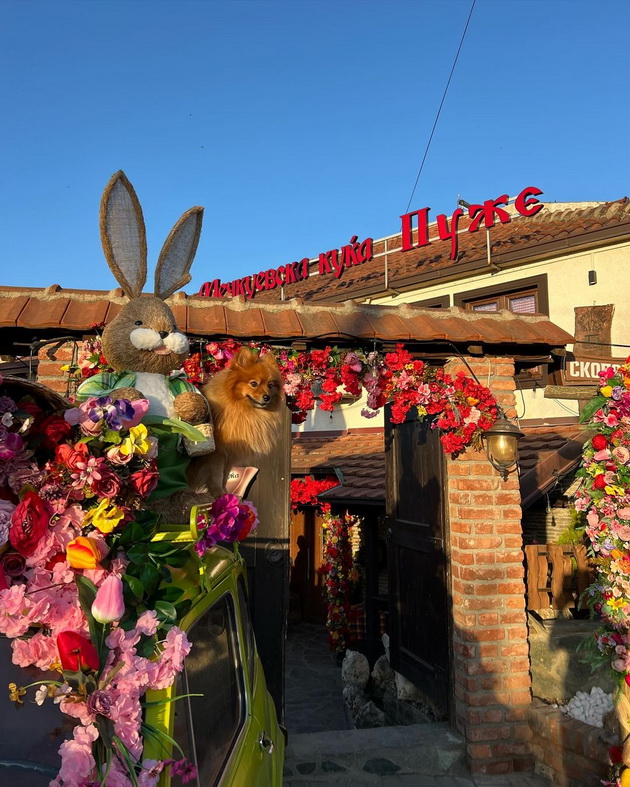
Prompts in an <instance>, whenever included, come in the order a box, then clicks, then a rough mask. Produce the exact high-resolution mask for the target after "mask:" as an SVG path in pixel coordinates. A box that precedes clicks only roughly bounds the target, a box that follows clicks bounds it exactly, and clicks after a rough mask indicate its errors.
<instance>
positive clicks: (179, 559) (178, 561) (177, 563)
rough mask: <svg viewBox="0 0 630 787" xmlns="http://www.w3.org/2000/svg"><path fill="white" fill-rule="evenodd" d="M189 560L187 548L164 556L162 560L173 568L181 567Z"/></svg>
mask: <svg viewBox="0 0 630 787" xmlns="http://www.w3.org/2000/svg"><path fill="white" fill-rule="evenodd" d="M189 560H190V552H189V551H188V550H187V549H182V550H179V551H178V552H175V554H173V555H168V556H167V557H165V558H164V562H165V563H166V564H167V565H169V566H172V567H173V568H181V567H182V566H185V565H186V563H188V561H189Z"/></svg>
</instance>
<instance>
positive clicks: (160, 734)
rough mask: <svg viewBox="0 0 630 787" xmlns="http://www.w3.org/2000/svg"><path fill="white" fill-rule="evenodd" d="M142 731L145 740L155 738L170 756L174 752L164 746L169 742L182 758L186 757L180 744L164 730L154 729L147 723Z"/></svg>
mask: <svg viewBox="0 0 630 787" xmlns="http://www.w3.org/2000/svg"><path fill="white" fill-rule="evenodd" d="M140 729H141V730H142V734H143V736H144V737H145V738H146V737H147V736H149V737H151V738H154V739H155V740H156V741H158V742H159V743H160V745H161V746H162V748H163V749H164V751H165V752H167V753H168V754H171V751H172V750H171V749H169V748H168V747H167V746H165V745H164V741H167V742H168V743H170V744H171V746H172V747H173V748H175V749H177V750H178V751H179V753H180V754H181V755H182V757H184V756H185V755H184V751H183V749H182V747H181V746H180V745H179V743H177V741H176V740H175V738H171V736H170V735H167V734H166V733H165V732H164V731H163V730H160V729H158V728H157V727H154V726H153V725H152V724H147V723H146V722H144V724H142V726H141V728H140Z"/></svg>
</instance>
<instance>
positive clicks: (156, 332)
mask: <svg viewBox="0 0 630 787" xmlns="http://www.w3.org/2000/svg"><path fill="white" fill-rule="evenodd" d="M188 351H189V345H188V339H187V338H186V337H185V336H184V334H183V333H180V332H179V331H178V330H177V325H176V324H175V318H174V316H173V312H172V311H171V310H170V308H169V307H168V306H167V305H166V303H164V301H162V300H160V298H156V297H154V296H142V297H141V298H136V299H134V300H132V301H130V302H129V303H128V304H126V305H125V306H124V307H123V308H122V309H121V311H120V313H119V314H118V316H117V317H116V318H115V319H114V320H112V322H111V323H110V324H109V325H108V326H107V327H106V328H105V330H104V332H103V353H104V355H105V357H106V358H107V360H108V361H109V364H110V365H111V366H112V368H114V369H115V370H116V371H126V370H130V369H131V370H133V371H135V372H151V373H153V374H164V375H168V374H170V373H171V372H172V371H173V370H174V369H179V368H180V367H181V365H182V363H183V362H184V361H185V360H186V358H187V357H188Z"/></svg>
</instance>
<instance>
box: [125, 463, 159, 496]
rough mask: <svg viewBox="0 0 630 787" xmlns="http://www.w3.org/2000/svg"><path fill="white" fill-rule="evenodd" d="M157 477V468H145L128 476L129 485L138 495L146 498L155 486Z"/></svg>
mask: <svg viewBox="0 0 630 787" xmlns="http://www.w3.org/2000/svg"><path fill="white" fill-rule="evenodd" d="M159 477H160V474H159V473H158V472H157V470H149V469H148V468H145V469H143V470H138V471H137V472H135V473H132V474H131V475H130V476H129V485H130V486H131V488H132V489H133V490H134V492H136V493H137V494H138V495H140V497H142V498H147V497H148V496H149V495H150V494H151V492H153V490H154V489H155V487H156V486H157V484H158V479H159Z"/></svg>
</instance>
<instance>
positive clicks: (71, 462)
mask: <svg viewBox="0 0 630 787" xmlns="http://www.w3.org/2000/svg"><path fill="white" fill-rule="evenodd" d="M89 456H90V453H89V451H88V447H87V445H86V444H85V443H77V444H76V445H67V444H66V443H64V445H60V446H58V447H57V452H56V455H55V459H56V461H57V462H58V463H59V464H60V465H64V467H67V468H68V470H70V472H71V473H76V472H78V470H79V468H78V467H77V462H87V460H88V459H89Z"/></svg>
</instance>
